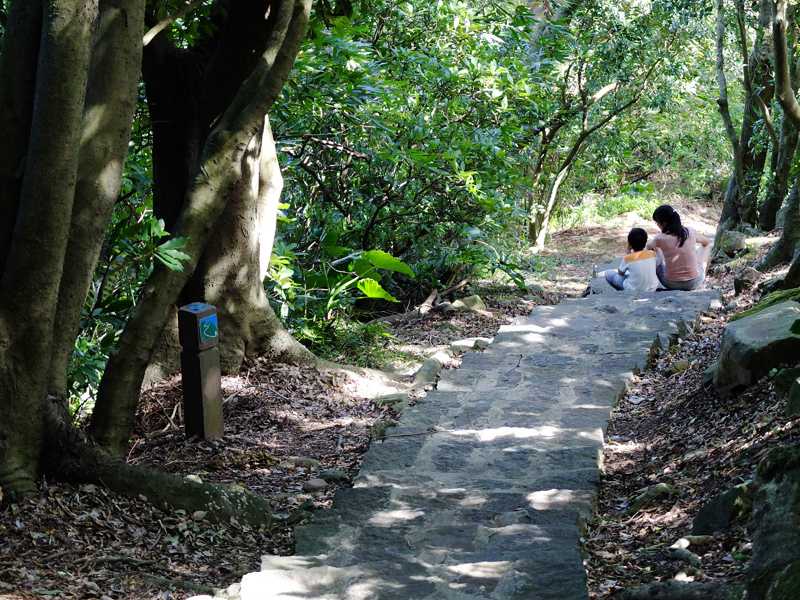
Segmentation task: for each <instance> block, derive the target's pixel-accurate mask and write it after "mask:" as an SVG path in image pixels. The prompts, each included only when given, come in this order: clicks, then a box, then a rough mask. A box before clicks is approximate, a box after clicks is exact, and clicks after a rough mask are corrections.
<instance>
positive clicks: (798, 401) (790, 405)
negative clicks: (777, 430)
mask: <svg viewBox="0 0 800 600" xmlns="http://www.w3.org/2000/svg"><path fill="white" fill-rule="evenodd" d="M784 412H785V413H786V416H787V417H794V416H795V415H797V414H800V377H798V378H797V379H795V380H794V382H792V385H791V387H789V395H788V396H787V397H786V408H785V409H784Z"/></svg>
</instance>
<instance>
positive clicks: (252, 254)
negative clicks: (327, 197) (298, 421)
mask: <svg viewBox="0 0 800 600" xmlns="http://www.w3.org/2000/svg"><path fill="white" fill-rule="evenodd" d="M265 8H266V2H265V0H259V1H258V2H254V3H252V4H250V5H247V4H242V5H232V6H231V7H230V16H229V23H230V24H236V27H231V26H228V24H227V23H226V27H225V28H224V30H223V31H222V32H221V33H218V34H217V35H215V36H214V37H213V38H208V39H203V40H201V41H200V43H198V44H196V45H195V47H194V48H193V49H188V50H187V49H179V48H176V47H175V46H174V45H173V44H172V43H171V42H169V41H168V40H167V39H166V37H165V36H163V35H162V36H157V37H156V38H155V39H154V40H153V42H152V43H151V44H150V45H149V46H148V47H147V48H146V49H145V69H144V74H145V83H146V87H147V94H148V100H149V101H150V105H151V115H152V121H153V123H154V125H153V137H154V151H153V161H154V166H153V171H154V183H155V186H154V209H155V213H156V216H158V217H159V218H163V219H164V221H165V223H166V227H167V230H168V231H172V228H173V226H174V225H173V224H174V222H175V220H176V218H177V215H178V214H179V212H180V209H181V206H182V205H183V199H184V197H185V194H186V190H187V189H188V186H189V182H190V181H191V177H192V174H193V173H194V169H195V162H196V158H197V156H198V155H199V153H200V151H201V149H202V146H203V144H204V143H205V142H206V138H207V135H208V132H209V131H210V130H211V128H212V126H213V123H214V121H215V119H216V118H217V116H218V114H219V112H220V111H221V110H224V109H225V108H226V107H227V104H228V103H230V101H231V98H232V97H233V95H234V94H235V92H236V91H237V90H238V89H239V86H240V85H241V83H242V81H244V79H245V77H246V76H247V75H248V73H249V71H248V69H247V68H233V69H232V68H230V67H229V65H244V66H245V67H247V66H248V64H249V63H250V61H252V56H253V54H254V52H256V53H261V52H263V46H264V45H265V44H266V40H267V37H266V35H265V27H264V25H263V23H262V24H259V19H258V17H259V15H263V14H264V12H265ZM245 27H247V28H249V31H248V32H247V33H248V39H249V42H248V43H246V44H244V43H241V40H242V36H243V35H244V33H245V31H243V29H244V28H245ZM209 56H211V57H212V58H211V60H209V59H208V57H209ZM187 106H189V107H196V108H190V109H189V110H187V109H186V107H187ZM264 133H265V136H268V137H262V135H261V131H260V130H259V133H258V134H257V135H256V136H254V137H253V139H251V140H249V143H248V149H247V151H246V152H245V154H244V155H243V158H242V164H241V166H240V168H241V172H242V177H241V179H240V180H239V182H238V183H237V184H236V185H235V187H234V189H233V190H232V192H231V194H230V196H229V198H228V200H227V201H226V207H225V209H224V212H223V213H222V215H221V217H220V219H219V221H218V222H217V224H216V225H215V226H214V232H213V234H212V236H211V238H210V243H209V245H208V246H207V247H206V248H205V249H204V251H203V255H202V257H201V259H200V261H199V262H198V265H197V269H196V270H195V274H194V276H193V277H192V278H191V279H190V280H189V281H188V282H187V285H186V286H185V288H184V289H183V290H182V292H181V295H180V299H179V303H180V304H186V303H189V302H197V301H203V302H207V303H209V304H213V305H214V306H216V307H217V310H218V314H219V320H220V346H219V348H220V356H221V362H222V368H223V371H224V372H235V371H237V370H238V369H239V367H240V366H241V363H242V360H243V358H244V356H245V355H254V354H266V355H268V356H271V357H274V358H277V359H280V360H284V361H292V362H314V361H315V360H316V359H315V357H314V356H313V355H312V354H311V353H309V352H308V351H307V350H306V349H305V347H303V346H302V345H301V344H299V343H298V342H297V341H295V340H294V339H293V338H292V337H291V336H290V335H289V334H288V333H287V332H286V331H285V330H284V329H283V327H282V325H281V323H280V321H279V320H278V319H277V317H276V316H275V314H274V312H273V311H272V309H271V307H270V306H269V302H268V301H267V298H266V297H265V295H264V290H263V281H264V276H265V275H266V265H267V264H268V261H269V255H270V254H271V252H272V239H273V237H274V228H275V219H276V217H277V204H278V202H277V201H278V197H279V195H280V189H281V188H282V178H281V175H280V170H279V169H278V164H277V158H276V156H275V148H274V142H273V141H272V135H271V132H270V131H269V130H266V131H265V132H264ZM176 326H177V321H176V319H174V318H170V319H169V321H168V326H167V329H166V330H165V332H164V336H163V338H162V341H161V343H160V344H159V350H158V354H157V355H155V356H154V357H153V361H154V362H155V363H157V364H154V365H151V372H157V373H168V372H170V370H171V369H174V368H175V367H176V366H177V365H178V361H177V355H176V353H175V345H174V344H173V343H171V340H174V339H176V338H177V335H176V331H175V328H176Z"/></svg>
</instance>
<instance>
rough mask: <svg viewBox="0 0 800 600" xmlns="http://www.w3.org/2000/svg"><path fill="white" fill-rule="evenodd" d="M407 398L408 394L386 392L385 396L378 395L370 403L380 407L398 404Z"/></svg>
mask: <svg viewBox="0 0 800 600" xmlns="http://www.w3.org/2000/svg"><path fill="white" fill-rule="evenodd" d="M406 400H408V394H405V393H399V394H388V395H386V396H378V397H377V398H375V399H374V400H373V401H372V403H373V404H374V405H375V406H377V407H378V408H381V407H382V406H392V405H394V404H400V403H401V402H405V401H406Z"/></svg>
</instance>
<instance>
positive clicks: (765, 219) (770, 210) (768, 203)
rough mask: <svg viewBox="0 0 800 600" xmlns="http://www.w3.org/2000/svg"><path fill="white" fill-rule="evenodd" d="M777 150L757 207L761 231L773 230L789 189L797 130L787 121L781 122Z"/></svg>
mask: <svg viewBox="0 0 800 600" xmlns="http://www.w3.org/2000/svg"><path fill="white" fill-rule="evenodd" d="M778 139H779V143H778V148H777V160H776V165H775V169H774V171H773V174H772V177H771V178H770V180H769V184H768V186H767V192H766V194H765V196H764V201H763V202H762V203H761V204H759V206H758V227H759V229H761V230H762V231H772V230H773V229H775V219H776V217H777V214H778V210H780V208H781V206H782V205H783V200H784V198H786V192H787V190H788V189H789V176H790V174H791V170H792V161H793V160H794V156H795V150H796V149H797V139H798V130H797V129H795V127H794V126H793V125H792V124H791V122H790V121H789V119H786V118H784V119H782V120H781V134H780V137H779V138H778Z"/></svg>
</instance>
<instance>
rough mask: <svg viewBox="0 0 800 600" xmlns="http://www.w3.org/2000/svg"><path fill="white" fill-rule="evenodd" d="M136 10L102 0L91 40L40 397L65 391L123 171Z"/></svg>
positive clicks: (124, 0) (133, 3)
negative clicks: (67, 226) (45, 380)
mask: <svg viewBox="0 0 800 600" xmlns="http://www.w3.org/2000/svg"><path fill="white" fill-rule="evenodd" d="M143 24H144V6H143V4H142V3H141V2H140V1H139V0H103V2H102V3H101V5H100V15H99V22H98V26H97V28H96V32H95V35H94V42H93V49H92V60H91V64H90V66H89V81H88V88H87V92H86V103H85V106H84V109H83V126H82V127H83V133H82V137H81V142H80V145H79V147H80V149H81V150H80V155H79V161H78V176H77V183H76V188H75V206H74V208H73V211H72V220H71V223H70V235H69V244H68V245H67V255H66V258H65V260H64V275H63V277H62V278H61V286H60V289H59V294H58V309H57V311H56V318H55V327H54V330H53V346H52V359H51V365H50V370H49V373H50V381H49V383H48V390H49V392H50V393H51V394H57V393H59V391H63V390H65V389H66V388H67V371H68V368H69V364H70V359H71V358H72V353H73V349H74V346H75V336H76V335H77V333H78V324H79V320H80V315H81V310H82V308H83V305H84V303H85V302H86V295H87V290H88V289H89V287H90V285H91V282H92V277H93V275H94V268H95V265H96V264H97V257H98V256H99V255H100V250H101V247H102V244H103V239H104V238H105V232H106V227H107V224H108V222H109V220H110V219H111V214H112V212H113V210H114V203H115V201H116V198H117V191H118V190H119V184H120V181H121V179H122V172H123V170H124V168H125V157H126V155H127V152H128V140H129V139H130V131H131V124H132V122H133V115H134V112H135V110H136V95H137V90H136V88H137V86H138V83H139V74H140V72H141V64H142V52H141V49H142V44H141V35H142V28H143Z"/></svg>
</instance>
